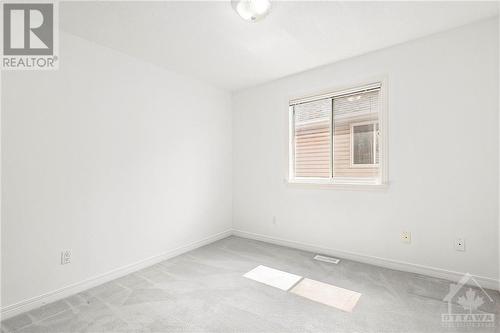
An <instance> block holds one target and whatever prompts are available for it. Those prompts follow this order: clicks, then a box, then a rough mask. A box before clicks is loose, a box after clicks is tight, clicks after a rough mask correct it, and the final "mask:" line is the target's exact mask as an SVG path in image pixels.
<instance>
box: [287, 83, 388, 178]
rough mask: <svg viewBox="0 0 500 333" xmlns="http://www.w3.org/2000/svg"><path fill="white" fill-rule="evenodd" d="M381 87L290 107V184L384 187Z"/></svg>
mask: <svg viewBox="0 0 500 333" xmlns="http://www.w3.org/2000/svg"><path fill="white" fill-rule="evenodd" d="M380 91H381V85H380V84H373V85H370V86H365V87H361V88H358V89H349V90H347V91H343V92H338V93H332V94H325V95H321V96H317V97H310V98H304V99H300V100H293V101H291V102H290V179H291V180H292V181H293V180H298V181H301V180H302V181H306V182H315V180H317V182H318V183H333V184H335V183H339V184H349V183H353V184H364V183H366V184H380V183H381V181H382V180H381V170H382V167H383V165H381V162H382V161H383V159H382V158H381V157H383V151H382V150H381V144H380V142H381V140H382V136H381V129H383V128H384V127H383V125H381V124H380V121H381V117H380V109H381V106H380V105H381V103H380V100H381V98H380Z"/></svg>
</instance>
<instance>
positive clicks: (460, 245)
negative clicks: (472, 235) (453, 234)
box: [455, 238, 465, 251]
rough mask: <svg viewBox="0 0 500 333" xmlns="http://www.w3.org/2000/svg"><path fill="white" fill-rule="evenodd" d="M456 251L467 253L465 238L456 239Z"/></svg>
mask: <svg viewBox="0 0 500 333" xmlns="http://www.w3.org/2000/svg"><path fill="white" fill-rule="evenodd" d="M455 250H457V251H465V238H457V239H455Z"/></svg>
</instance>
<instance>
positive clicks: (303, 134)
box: [294, 99, 332, 178]
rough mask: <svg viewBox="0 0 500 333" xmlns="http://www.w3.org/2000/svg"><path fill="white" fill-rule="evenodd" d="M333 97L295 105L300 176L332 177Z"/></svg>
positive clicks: (295, 144) (297, 166) (296, 171)
mask: <svg viewBox="0 0 500 333" xmlns="http://www.w3.org/2000/svg"><path fill="white" fill-rule="evenodd" d="M331 114H332V103H331V99H323V100H319V101H314V102H308V103H303V104H298V105H295V106H294V133H295V136H294V147H295V154H294V156H295V164H294V165H295V176H296V177H326V178H328V177H330V164H331V148H330V144H331V123H332V121H331Z"/></svg>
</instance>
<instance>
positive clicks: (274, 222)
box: [273, 216, 277, 225]
mask: <svg viewBox="0 0 500 333" xmlns="http://www.w3.org/2000/svg"><path fill="white" fill-rule="evenodd" d="M276 224H277V220H276V216H273V225H276Z"/></svg>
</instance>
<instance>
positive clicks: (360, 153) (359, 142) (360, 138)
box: [352, 124, 375, 164]
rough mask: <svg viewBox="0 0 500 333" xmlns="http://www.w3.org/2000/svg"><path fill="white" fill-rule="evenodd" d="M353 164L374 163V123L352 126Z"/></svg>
mask: <svg viewBox="0 0 500 333" xmlns="http://www.w3.org/2000/svg"><path fill="white" fill-rule="evenodd" d="M352 129H353V134H352V139H353V145H352V148H353V152H352V160H353V164H374V163H375V156H374V144H375V142H374V138H375V136H374V124H367V125H358V126H353V128H352Z"/></svg>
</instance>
